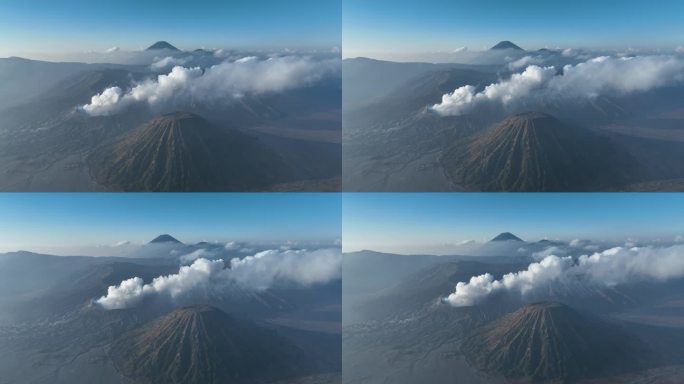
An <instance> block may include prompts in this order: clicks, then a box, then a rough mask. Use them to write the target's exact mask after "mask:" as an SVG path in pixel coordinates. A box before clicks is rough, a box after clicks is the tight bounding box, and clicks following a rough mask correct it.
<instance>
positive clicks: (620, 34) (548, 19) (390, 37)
mask: <svg viewBox="0 0 684 384" xmlns="http://www.w3.org/2000/svg"><path fill="white" fill-rule="evenodd" d="M343 19H344V21H343V43H344V48H343V49H344V55H345V56H346V57H351V56H372V55H373V54H374V53H376V54H377V53H380V52H385V53H386V52H396V51H416V52H421V51H422V52H427V51H439V50H443V51H451V50H453V49H455V48H458V47H463V46H465V47H468V48H469V49H471V50H482V49H483V48H484V47H491V46H492V45H494V44H495V43H497V42H498V41H501V40H511V41H513V42H514V43H517V44H518V45H520V46H521V47H523V48H525V49H538V48H543V47H546V46H548V47H557V46H559V47H563V48H567V47H571V48H602V49H612V48H615V49H624V48H629V47H633V48H654V47H656V48H670V49H671V48H674V47H676V46H678V45H682V44H684V1H681V0H660V1H652V0H601V1H596V0H575V1H559V0H517V1H511V0H478V1H473V0H467V1H464V0H422V1H415V0H392V1H390V0H374V1H366V0H346V1H344V2H343Z"/></svg>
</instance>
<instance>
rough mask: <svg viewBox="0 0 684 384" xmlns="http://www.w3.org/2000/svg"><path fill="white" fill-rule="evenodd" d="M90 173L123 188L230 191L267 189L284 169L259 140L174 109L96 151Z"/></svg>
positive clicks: (99, 179) (280, 162)
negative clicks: (170, 112)
mask: <svg viewBox="0 0 684 384" xmlns="http://www.w3.org/2000/svg"><path fill="white" fill-rule="evenodd" d="M91 173H92V174H93V176H94V177H95V179H96V180H97V181H98V182H99V183H100V184H103V185H105V186H107V187H109V188H112V189H120V190H125V191H216V190H222V191H230V190H246V189H262V188H265V187H267V186H268V185H270V184H273V183H275V182H278V181H281V180H282V179H283V177H284V175H285V174H288V171H287V167H286V166H285V165H284V164H282V161H281V160H280V158H279V157H278V156H277V155H276V154H275V153H273V152H272V151H270V150H269V149H268V148H266V147H265V146H264V145H263V144H261V143H260V142H259V141H258V140H257V139H255V138H252V137H250V136H247V135H245V134H243V133H240V132H237V131H233V130H227V129H221V128H219V127H216V126H214V125H212V124H210V123H209V122H208V121H206V120H205V119H203V118H202V117H200V116H198V115H195V114H191V113H172V114H167V115H163V116H161V117H158V118H156V119H154V120H152V121H151V122H150V123H148V124H146V125H144V126H142V127H140V128H138V129H136V130H134V131H133V132H131V133H129V134H128V135H126V136H125V137H124V138H123V139H121V140H120V141H118V142H116V143H115V144H112V145H108V146H105V147H104V148H101V149H100V150H97V151H96V152H95V153H94V154H93V156H91Z"/></svg>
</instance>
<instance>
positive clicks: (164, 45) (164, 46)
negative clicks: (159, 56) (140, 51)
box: [145, 41, 180, 51]
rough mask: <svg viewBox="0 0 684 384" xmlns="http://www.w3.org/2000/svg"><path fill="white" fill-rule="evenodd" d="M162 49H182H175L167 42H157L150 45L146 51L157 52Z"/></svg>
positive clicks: (176, 49) (175, 49)
mask: <svg viewBox="0 0 684 384" xmlns="http://www.w3.org/2000/svg"><path fill="white" fill-rule="evenodd" d="M160 49H169V50H172V51H180V49H178V48H176V47H174V46H173V45H171V44H169V43H167V42H166V41H157V42H156V43H154V44H152V45H150V46H149V47H147V49H145V50H146V51H156V50H160Z"/></svg>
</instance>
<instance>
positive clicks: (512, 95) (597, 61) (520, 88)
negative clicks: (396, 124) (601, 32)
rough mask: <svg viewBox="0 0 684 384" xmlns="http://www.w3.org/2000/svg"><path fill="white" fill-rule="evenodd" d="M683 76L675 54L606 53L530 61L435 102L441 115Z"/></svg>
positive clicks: (583, 96) (625, 89)
mask: <svg viewBox="0 0 684 384" xmlns="http://www.w3.org/2000/svg"><path fill="white" fill-rule="evenodd" d="M683 80H684V59H682V58H680V57H677V56H668V55H654V56H636V57H623V58H616V57H608V56H602V57H597V58H593V59H590V60H587V61H585V62H582V63H579V64H576V65H566V66H564V67H563V69H562V71H561V73H557V71H556V69H555V68H554V67H551V66H549V67H539V66H537V65H530V66H528V67H527V68H526V69H525V70H524V71H523V72H522V73H516V74H513V75H512V76H511V77H510V78H509V79H506V80H502V81H500V82H498V83H494V84H490V85H488V86H487V87H485V88H484V90H482V91H480V92H477V91H476V88H475V87H473V86H471V85H465V86H463V87H460V88H458V89H456V90H455V91H454V92H452V93H448V94H445V95H444V96H442V102H441V103H439V104H435V105H433V106H432V107H431V108H432V110H434V111H436V112H437V113H439V114H440V115H443V116H457V115H463V114H467V113H471V112H472V111H474V110H475V109H476V108H479V107H482V106H484V105H489V106H495V107H502V108H504V109H506V110H510V109H516V108H521V107H525V108H529V104H532V103H540V102H542V101H546V100H549V99H556V100H565V101H573V100H587V99H592V98H596V97H598V96H599V95H618V96H619V95H625V94H630V93H634V92H642V91H647V90H650V89H654V88H658V87H662V86H666V85H672V84H679V83H681V82H682V81H683Z"/></svg>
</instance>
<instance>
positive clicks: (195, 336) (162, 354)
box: [110, 306, 312, 384]
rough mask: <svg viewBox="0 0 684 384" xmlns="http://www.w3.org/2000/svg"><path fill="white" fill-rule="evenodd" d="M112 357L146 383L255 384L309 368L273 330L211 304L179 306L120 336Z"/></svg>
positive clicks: (299, 353) (301, 354) (297, 351)
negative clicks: (246, 320) (251, 322)
mask: <svg viewBox="0 0 684 384" xmlns="http://www.w3.org/2000/svg"><path fill="white" fill-rule="evenodd" d="M110 355H111V357H112V360H113V361H114V363H115V365H116V367H117V369H118V370H120V371H121V372H122V373H123V374H124V375H126V376H127V377H129V378H132V379H135V380H140V381H143V382H146V383H147V382H149V383H187V384H193V383H198V384H199V383H209V384H210V383H256V382H273V381H277V380H283V379H289V378H293V377H297V376H298V375H300V374H302V373H305V372H308V371H310V370H311V365H312V363H311V362H310V361H311V359H310V357H307V356H305V353H304V352H303V351H302V350H300V349H299V348H298V347H296V346H294V345H293V344H291V343H290V342H289V341H288V340H286V339H284V338H282V337H281V336H279V335H278V334H277V333H275V332H274V331H270V330H265V329H262V328H259V327H256V326H254V325H251V324H247V323H242V322H240V321H237V320H235V319H233V318H232V317H230V316H228V315H227V314H226V313H224V312H222V311H221V310H219V309H217V308H214V307H211V306H192V307H185V308H181V309H177V310H175V311H173V312H171V313H170V314H168V315H166V316H163V317H162V318H160V319H158V320H156V321H153V322H152V323H150V324H148V325H145V326H143V327H142V328H139V329H137V330H133V331H131V332H129V333H126V334H124V335H123V336H121V337H120V338H119V339H117V341H115V342H114V343H113V345H112V347H111V350H110Z"/></svg>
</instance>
